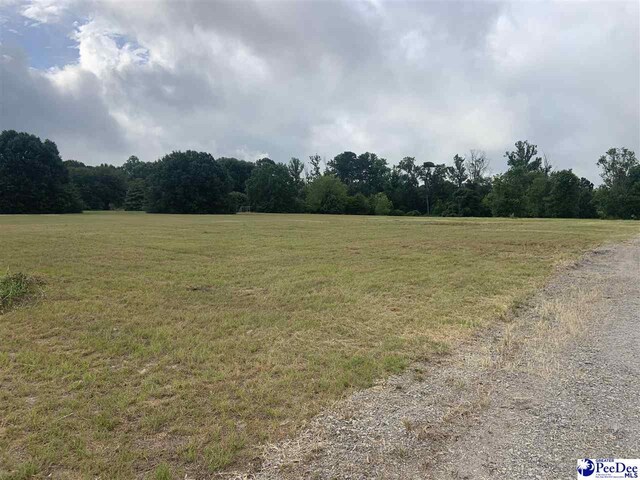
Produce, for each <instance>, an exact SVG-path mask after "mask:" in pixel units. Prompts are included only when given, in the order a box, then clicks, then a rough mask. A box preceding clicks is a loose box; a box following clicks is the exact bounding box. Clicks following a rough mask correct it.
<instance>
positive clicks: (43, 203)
mask: <svg viewBox="0 0 640 480" xmlns="http://www.w3.org/2000/svg"><path fill="white" fill-rule="evenodd" d="M80 211H82V204H81V202H80V199H79V197H78V195H77V192H76V191H75V190H74V188H73V186H72V185H71V184H70V182H69V173H68V171H67V168H66V167H65V165H64V163H63V162H62V159H61V158H60V154H59V153H58V147H57V146H56V144H55V143H53V142H52V141H50V140H45V141H44V142H42V141H41V140H40V139H39V138H38V137H36V136H35V135H31V134H28V133H24V132H20V133H18V132H16V131H15V130H5V131H3V132H2V134H0V213H67V212H80Z"/></svg>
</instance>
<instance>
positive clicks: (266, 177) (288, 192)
mask: <svg viewBox="0 0 640 480" xmlns="http://www.w3.org/2000/svg"><path fill="white" fill-rule="evenodd" d="M247 195H248V196H249V202H250V204H251V208H252V209H253V210H254V211H256V212H296V211H300V210H301V205H300V200H299V197H298V189H297V186H296V184H295V182H294V180H293V178H291V175H289V170H288V169H287V167H286V166H285V165H282V164H280V163H278V164H276V163H275V162H274V161H273V160H271V159H268V158H263V159H261V160H258V161H257V162H256V168H255V169H254V170H253V172H251V177H249V180H247Z"/></svg>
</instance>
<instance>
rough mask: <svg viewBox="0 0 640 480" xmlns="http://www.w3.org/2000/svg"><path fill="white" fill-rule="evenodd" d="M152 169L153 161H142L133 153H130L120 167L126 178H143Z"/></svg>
mask: <svg viewBox="0 0 640 480" xmlns="http://www.w3.org/2000/svg"><path fill="white" fill-rule="evenodd" d="M152 169H153V163H149V162H142V161H140V159H139V158H138V157H136V156H135V155H131V156H130V157H129V158H128V159H127V161H126V162H124V163H123V164H122V166H121V167H120V170H121V171H122V173H124V176H125V177H126V179H127V180H136V179H138V180H144V179H146V178H147V177H148V176H149V175H150V174H151V171H152Z"/></svg>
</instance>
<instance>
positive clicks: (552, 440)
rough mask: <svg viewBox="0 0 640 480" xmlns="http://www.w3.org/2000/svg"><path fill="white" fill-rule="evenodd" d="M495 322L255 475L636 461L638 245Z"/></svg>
mask: <svg viewBox="0 0 640 480" xmlns="http://www.w3.org/2000/svg"><path fill="white" fill-rule="evenodd" d="M496 323H497V324H496V325H495V326H494V327H493V328H491V329H488V330H485V331H483V332H481V333H479V334H478V335H477V336H476V337H475V338H473V339H471V340H469V341H468V342H467V343H465V344H464V345H462V346H461V348H460V349H458V350H457V351H456V353H455V354H453V355H449V356H447V357H444V358H442V359H439V360H437V361H435V362H428V363H425V364H418V365H415V366H414V367H413V368H412V369H410V370H409V371H407V372H406V373H404V374H402V375H399V376H395V377H391V378H390V379H388V380H386V381H385V382H383V383H381V384H379V385H376V386H375V387H373V388H370V389H368V390H365V391H362V392H358V393H356V394H355V395H353V396H352V397H350V398H348V399H346V400H345V401H343V402H341V403H339V404H338V405H336V407H335V408H333V409H331V410H330V411H327V412H325V413H323V414H321V415H319V416H318V417H316V418H315V419H314V420H313V421H312V422H311V423H310V425H309V426H308V428H307V429H305V430H304V431H303V432H302V433H301V434H300V435H299V436H298V437H297V438H295V439H293V440H290V441H288V442H286V443H283V444H279V445H271V446H269V447H268V448H267V449H266V450H265V455H264V460H263V464H262V468H261V470H260V472H258V473H255V474H252V475H250V477H252V478H260V479H276V478H277V479H293V478H295V479H299V478H314V479H369V478H380V479H383V478H384V479H392V478H394V479H396V478H397V479H413V478H415V479H438V480H440V479H467V478H468V479H505V478H527V479H530V478H538V479H560V478H562V479H564V478H575V467H576V459H578V458H585V457H586V458H595V457H618V458H638V457H640V399H639V398H640V239H634V240H631V241H629V242H626V243H623V244H619V245H613V246H607V247H602V248H600V249H597V250H595V251H593V252H591V253H590V254H588V255H586V256H585V257H583V259H582V260H581V261H579V262H578V263H577V264H575V265H572V266H571V267H567V268H565V269H563V270H562V271H560V272H559V273H558V274H556V275H555V276H554V277H553V278H552V279H551V280H550V281H549V283H548V284H547V286H546V287H545V288H544V289H543V290H542V291H541V292H539V293H538V294H537V295H535V296H534V297H533V298H532V299H531V301H530V302H529V303H528V305H526V306H524V307H522V308H520V309H519V310H518V311H517V312H515V313H514V314H513V315H512V316H511V317H510V318H508V319H506V320H505V321H504V322H496ZM244 477H245V478H246V475H245V476H244Z"/></svg>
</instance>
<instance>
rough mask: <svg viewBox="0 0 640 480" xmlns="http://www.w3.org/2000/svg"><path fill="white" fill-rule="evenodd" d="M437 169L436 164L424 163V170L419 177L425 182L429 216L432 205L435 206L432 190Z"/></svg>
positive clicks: (421, 170) (422, 169) (420, 171)
mask: <svg viewBox="0 0 640 480" xmlns="http://www.w3.org/2000/svg"><path fill="white" fill-rule="evenodd" d="M435 168H436V164H435V163H433V162H424V163H423V164H422V168H421V169H420V170H419V175H420V176H421V177H422V180H423V182H424V191H425V199H426V203H427V215H430V214H431V205H432V204H433V200H432V199H431V196H432V188H431V184H432V183H433V173H432V172H433V170H434V169H435Z"/></svg>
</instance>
